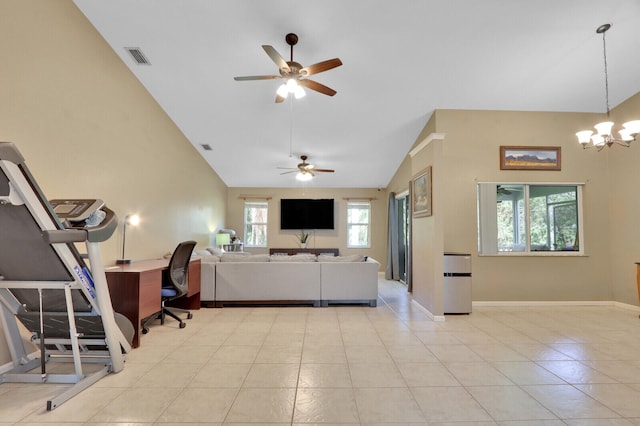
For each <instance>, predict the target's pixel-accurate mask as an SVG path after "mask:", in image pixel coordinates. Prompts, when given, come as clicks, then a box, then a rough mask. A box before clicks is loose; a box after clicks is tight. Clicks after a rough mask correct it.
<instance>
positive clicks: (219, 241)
mask: <svg viewBox="0 0 640 426" xmlns="http://www.w3.org/2000/svg"><path fill="white" fill-rule="evenodd" d="M230 242H231V236H230V235H229V234H216V245H218V246H223V245H226V244H229V243H230Z"/></svg>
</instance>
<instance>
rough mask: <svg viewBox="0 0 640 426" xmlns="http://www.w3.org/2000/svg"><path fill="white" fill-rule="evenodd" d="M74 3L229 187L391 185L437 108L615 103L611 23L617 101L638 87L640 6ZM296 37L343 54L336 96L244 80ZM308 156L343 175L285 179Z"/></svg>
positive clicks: (362, 1)
mask: <svg viewBox="0 0 640 426" xmlns="http://www.w3.org/2000/svg"><path fill="white" fill-rule="evenodd" d="M74 2H75V4H76V5H77V6H78V8H79V9H80V10H81V11H82V12H83V13H84V15H85V16H86V17H87V19H88V20H89V21H90V22H91V23H92V24H93V25H94V26H95V28H96V29H97V31H98V32H99V33H100V34H101V35H102V36H103V37H104V39H105V40H106V41H107V43H109V45H110V46H111V47H112V48H113V50H114V52H115V53H116V54H117V55H118V56H120V57H121V58H122V61H123V62H124V63H125V64H126V66H127V67H129V69H130V70H131V72H132V73H133V74H134V75H135V76H136V77H137V78H138V79H139V80H140V82H141V83H142V84H143V85H144V86H145V87H146V89H147V90H148V91H149V93H150V94H151V95H152V96H153V97H154V98H155V99H156V100H157V102H158V103H159V104H160V105H161V107H162V108H163V109H164V110H165V111H166V113H167V114H168V115H169V117H171V119H172V120H173V121H174V122H175V123H176V125H177V126H178V127H179V128H180V129H181V130H182V132H183V133H184V134H185V136H186V137H187V138H188V139H189V140H190V141H191V143H192V144H193V145H194V147H195V148H196V149H197V150H198V151H199V152H200V153H201V154H202V156H203V157H204V158H205V159H206V161H207V162H208V163H209V164H210V165H211V167H212V168H213V169H214V170H215V171H216V172H217V173H218V175H219V176H220V177H221V178H222V180H223V181H224V182H225V183H226V184H227V185H228V186H230V187H296V186H301V185H304V186H315V187H323V188H330V187H357V188H376V187H385V186H386V185H387V183H388V182H389V180H390V179H391V178H392V176H393V174H394V172H395V171H396V170H397V168H398V166H399V165H400V163H401V162H402V160H403V159H404V157H405V156H406V154H407V152H408V150H409V149H410V147H411V145H412V144H413V143H414V142H415V140H416V137H417V136H418V134H419V132H420V131H421V130H422V128H423V127H424V125H425V124H426V123H427V121H428V119H429V117H430V116H431V114H432V113H433V111H434V109H438V108H447V109H488V110H521V111H573V112H604V111H605V101H604V72H603V55H602V36H601V35H599V34H596V32H595V30H596V28H597V27H598V26H600V25H601V24H604V23H612V24H613V26H612V28H611V30H610V31H609V32H608V33H607V36H606V37H607V38H606V43H607V60H608V69H609V91H610V104H611V107H612V108H613V107H615V106H616V105H617V104H619V103H620V102H622V101H624V100H625V99H627V98H628V97H630V96H632V95H634V94H635V93H637V92H639V91H640V77H639V76H640V56H639V55H638V52H640V25H639V24H638V23H639V22H640V2H639V1H638V0H607V1H602V0H531V1H521V0H510V1H509V0H393V1H391V0H386V1H382V0H308V1H307V0H297V1H292V0H260V1H257V0H224V1H219V0H188V1H184V0H74ZM290 32H293V33H296V34H297V35H298V36H299V42H298V44H297V45H296V46H295V48H294V60H295V61H297V62H300V63H301V64H302V65H310V64H313V63H316V62H320V61H324V60H327V59H331V58H335V57H338V58H340V59H341V60H342V62H343V64H344V65H342V66H341V67H338V68H334V69H332V70H329V71H326V72H323V73H320V74H317V75H314V76H313V77H312V78H313V79H314V80H315V81H317V82H319V83H321V84H323V85H326V86H329V87H331V88H333V89H335V90H336V91H337V94H336V95H335V96H333V97H329V96H325V95H322V94H319V93H317V92H314V91H310V90H307V96H306V97H304V98H302V99H299V100H293V101H290V100H287V101H285V102H283V103H281V104H276V103H275V102H274V100H275V92H276V89H277V88H278V86H279V85H280V84H281V83H282V81H281V80H263V81H242V82H238V81H234V79H233V77H234V76H245V75H264V74H277V73H278V69H277V66H276V65H275V63H274V62H273V61H272V60H271V59H270V58H269V56H267V54H266V53H265V52H264V51H263V49H262V48H261V45H271V46H273V47H274V48H275V49H276V50H277V51H278V52H279V53H280V54H281V55H282V56H283V57H285V59H287V60H289V59H290V58H289V53H290V52H289V46H288V45H287V44H286V43H285V35H286V34H287V33H290ZM127 47H136V48H139V49H140V50H141V51H142V52H143V53H144V55H145V56H146V57H147V59H148V61H149V62H150V64H151V65H138V64H136V62H135V61H134V59H133V58H132V56H131V55H130V54H129V52H128V50H127V49H125V48H127ZM576 130H580V129H576ZM202 145H209V146H210V147H211V150H210V151H205V150H204V149H203V147H202ZM301 154H305V155H308V156H309V160H308V161H309V162H311V163H313V164H315V165H316V166H317V167H322V168H330V169H335V170H336V171H335V173H323V174H319V175H318V176H317V177H316V178H315V179H314V180H313V181H311V182H309V183H304V184H301V183H299V182H297V181H296V180H295V177H294V176H295V175H294V174H285V175H282V174H281V172H282V171H283V170H281V169H278V167H295V165H296V164H297V163H299V162H300V161H299V158H298V157H299V155H301Z"/></svg>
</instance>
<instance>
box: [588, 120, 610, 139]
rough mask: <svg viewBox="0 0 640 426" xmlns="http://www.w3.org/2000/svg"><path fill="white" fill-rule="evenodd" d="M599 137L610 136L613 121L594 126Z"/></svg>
mask: <svg viewBox="0 0 640 426" xmlns="http://www.w3.org/2000/svg"><path fill="white" fill-rule="evenodd" d="M593 127H595V128H596V130H597V131H598V134H599V135H600V136H606V135H610V134H611V128H612V127H613V121H603V122H602V123H598V124H596V125H595V126H593Z"/></svg>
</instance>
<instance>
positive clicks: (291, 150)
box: [289, 96, 293, 158]
mask: <svg viewBox="0 0 640 426" xmlns="http://www.w3.org/2000/svg"><path fill="white" fill-rule="evenodd" d="M289 98H291V100H290V104H289V113H290V115H291V126H290V127H289V158H291V157H293V96H289Z"/></svg>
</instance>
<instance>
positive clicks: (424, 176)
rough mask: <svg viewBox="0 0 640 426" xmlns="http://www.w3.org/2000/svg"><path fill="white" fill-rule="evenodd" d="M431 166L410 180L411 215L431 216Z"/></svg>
mask: <svg viewBox="0 0 640 426" xmlns="http://www.w3.org/2000/svg"><path fill="white" fill-rule="evenodd" d="M432 195H433V194H432V193H431V166H429V167H427V168H426V169H424V170H422V171H421V172H420V173H418V174H417V175H415V176H414V177H413V179H412V180H411V213H412V214H413V217H421V216H431V201H432V200H431V199H432V198H433V197H432Z"/></svg>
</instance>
